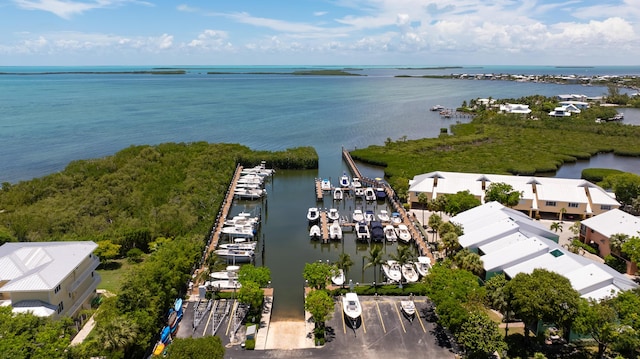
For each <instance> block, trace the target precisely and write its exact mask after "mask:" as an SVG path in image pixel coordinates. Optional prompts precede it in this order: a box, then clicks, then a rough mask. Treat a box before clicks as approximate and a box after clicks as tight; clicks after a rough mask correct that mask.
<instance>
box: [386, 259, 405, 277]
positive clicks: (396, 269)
mask: <svg viewBox="0 0 640 359" xmlns="http://www.w3.org/2000/svg"><path fill="white" fill-rule="evenodd" d="M382 271H383V272H384V275H385V276H386V277H387V278H388V279H389V280H390V281H391V282H399V281H400V280H402V270H400V264H398V262H396V261H394V260H392V259H389V260H388V261H387V263H384V264H382Z"/></svg>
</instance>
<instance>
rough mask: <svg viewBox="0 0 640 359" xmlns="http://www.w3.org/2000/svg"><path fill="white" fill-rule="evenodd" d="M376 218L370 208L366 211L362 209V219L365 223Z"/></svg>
mask: <svg viewBox="0 0 640 359" xmlns="http://www.w3.org/2000/svg"><path fill="white" fill-rule="evenodd" d="M375 220H376V215H375V213H373V211H372V210H370V209H368V210H366V211H364V221H365V222H367V223H370V222H371V221H375Z"/></svg>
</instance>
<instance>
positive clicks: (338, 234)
mask: <svg viewBox="0 0 640 359" xmlns="http://www.w3.org/2000/svg"><path fill="white" fill-rule="evenodd" d="M329 238H330V239H337V240H341V239H342V227H341V226H340V222H339V221H333V223H331V225H330V226H329Z"/></svg>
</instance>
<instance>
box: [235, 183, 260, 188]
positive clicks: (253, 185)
mask: <svg viewBox="0 0 640 359" xmlns="http://www.w3.org/2000/svg"><path fill="white" fill-rule="evenodd" d="M239 188H246V189H260V188H262V183H237V184H236V189H239Z"/></svg>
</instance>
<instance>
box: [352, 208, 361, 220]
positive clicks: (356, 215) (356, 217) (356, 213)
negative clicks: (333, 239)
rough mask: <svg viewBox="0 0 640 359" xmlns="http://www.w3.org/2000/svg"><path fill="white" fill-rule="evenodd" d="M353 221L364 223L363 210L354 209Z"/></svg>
mask: <svg viewBox="0 0 640 359" xmlns="http://www.w3.org/2000/svg"><path fill="white" fill-rule="evenodd" d="M351 219H353V221H354V222H356V223H358V222H360V221H364V213H362V210H361V209H354V210H353V214H352V215H351Z"/></svg>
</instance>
